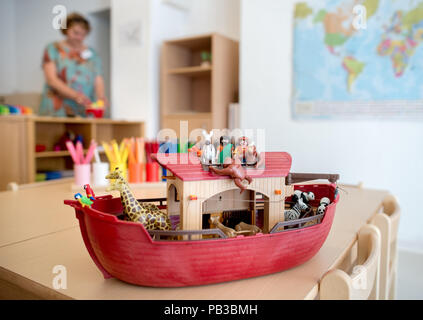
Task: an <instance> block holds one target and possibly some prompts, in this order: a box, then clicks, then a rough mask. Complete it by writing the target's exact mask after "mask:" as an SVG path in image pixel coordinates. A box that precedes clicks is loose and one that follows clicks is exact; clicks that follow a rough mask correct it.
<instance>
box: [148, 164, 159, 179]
mask: <svg viewBox="0 0 423 320" xmlns="http://www.w3.org/2000/svg"><path fill="white" fill-rule="evenodd" d="M159 170H160V166H159V164H158V163H157V162H148V163H146V164H145V172H146V175H145V176H146V179H145V180H146V181H147V182H158V181H159Z"/></svg>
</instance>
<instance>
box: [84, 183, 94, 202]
mask: <svg viewBox="0 0 423 320" xmlns="http://www.w3.org/2000/svg"><path fill="white" fill-rule="evenodd" d="M84 189H85V193H86V194H87V197H88V198H89V199H91V200H92V201H95V194H94V191H93V189H91V187H90V185H89V184H85V185H84Z"/></svg>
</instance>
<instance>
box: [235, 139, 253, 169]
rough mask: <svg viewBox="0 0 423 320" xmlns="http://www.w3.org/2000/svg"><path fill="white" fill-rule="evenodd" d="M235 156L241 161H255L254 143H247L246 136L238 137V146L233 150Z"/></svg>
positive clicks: (244, 162) (245, 162)
mask: <svg viewBox="0 0 423 320" xmlns="http://www.w3.org/2000/svg"><path fill="white" fill-rule="evenodd" d="M234 155H235V158H238V159H239V160H240V161H241V163H243V164H247V163H255V162H256V161H257V151H256V147H255V146H254V145H251V146H249V145H248V138H247V137H245V136H244V137H241V138H239V142H238V146H237V147H236V148H235V151H234Z"/></svg>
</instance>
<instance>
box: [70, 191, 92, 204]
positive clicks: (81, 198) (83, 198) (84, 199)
mask: <svg viewBox="0 0 423 320" xmlns="http://www.w3.org/2000/svg"><path fill="white" fill-rule="evenodd" d="M74 197H75V200H78V202H79V203H80V204H81V206H82V207H86V206H88V207H91V205H92V204H93V202H92V201H91V200H90V199H88V198H87V197H86V196H83V195H82V194H80V193H76V194H75V196H74Z"/></svg>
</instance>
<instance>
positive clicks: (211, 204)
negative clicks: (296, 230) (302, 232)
mask: <svg viewBox="0 0 423 320" xmlns="http://www.w3.org/2000/svg"><path fill="white" fill-rule="evenodd" d="M261 157H262V158H263V159H264V161H263V163H264V165H263V166H262V167H259V168H246V171H247V174H248V175H249V176H251V177H252V178H253V181H252V183H251V184H249V185H248V186H247V190H245V191H244V192H243V193H242V194H240V189H239V188H238V187H237V186H236V185H235V183H234V182H233V180H232V179H231V177H229V176H220V175H217V174H214V173H212V172H210V171H205V170H203V168H202V166H201V164H200V162H199V160H198V158H196V157H194V156H192V155H191V154H162V153H160V154H156V155H155V156H154V158H155V160H156V161H157V162H158V163H159V164H160V165H161V166H162V167H164V168H166V169H167V172H168V176H167V210H168V215H169V216H171V215H179V216H180V227H179V228H180V230H201V229H203V215H204V214H219V213H222V212H228V211H244V210H245V211H248V212H250V213H251V220H250V222H251V224H255V223H256V221H255V212H256V205H257V203H256V197H257V194H261V195H262V196H263V198H264V215H263V232H264V233H268V232H269V231H270V230H271V229H272V227H273V226H274V225H275V224H276V223H278V222H281V221H284V209H285V197H288V196H291V195H292V194H293V192H294V188H293V186H292V185H286V177H287V176H288V174H289V171H290V169H291V156H290V155H289V154H288V153H286V152H264V153H262V154H261ZM244 183H247V182H246V181H244Z"/></svg>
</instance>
